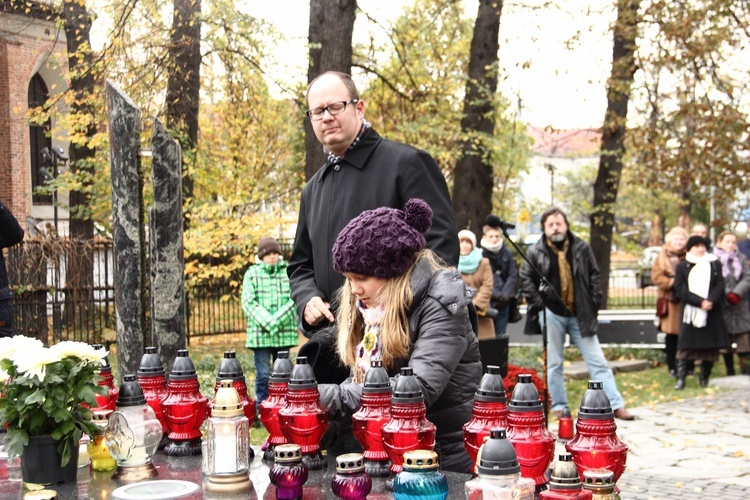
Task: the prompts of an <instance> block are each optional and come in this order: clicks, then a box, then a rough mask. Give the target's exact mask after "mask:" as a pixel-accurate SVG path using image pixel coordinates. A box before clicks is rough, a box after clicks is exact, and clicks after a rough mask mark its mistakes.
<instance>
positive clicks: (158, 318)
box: [148, 119, 185, 369]
mask: <svg viewBox="0 0 750 500" xmlns="http://www.w3.org/2000/svg"><path fill="white" fill-rule="evenodd" d="M151 154H152V157H151V161H152V169H153V180H154V205H153V207H151V208H150V209H149V217H148V218H149V230H150V238H149V255H150V270H151V334H152V337H151V338H152V345H154V346H155V347H156V352H158V353H159V356H160V357H161V360H162V363H163V364H164V366H165V367H169V368H171V367H172V364H173V363H174V359H175V358H176V357H177V351H178V350H179V349H185V280H184V276H185V257H184V253H183V246H182V157H181V151H180V145H179V143H178V142H177V141H175V140H174V139H173V138H172V136H171V135H169V132H167V129H166V128H164V125H162V124H161V122H160V121H159V120H157V119H154V129H153V136H152V137H151ZM169 368H168V369H169Z"/></svg>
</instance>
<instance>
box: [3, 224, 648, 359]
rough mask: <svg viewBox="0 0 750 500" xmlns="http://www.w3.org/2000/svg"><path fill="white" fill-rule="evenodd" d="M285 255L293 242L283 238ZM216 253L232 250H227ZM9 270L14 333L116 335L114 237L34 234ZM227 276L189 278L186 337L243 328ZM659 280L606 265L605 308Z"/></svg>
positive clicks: (635, 302) (46, 337) (45, 337)
mask: <svg viewBox="0 0 750 500" xmlns="http://www.w3.org/2000/svg"><path fill="white" fill-rule="evenodd" d="M281 246H282V251H283V252H284V253H285V254H286V256H288V255H289V253H290V252H291V242H290V241H284V242H281ZM225 253H226V255H224V253H222V254H221V256H220V259H221V258H227V259H228V258H231V257H232V255H236V254H233V253H232V252H231V251H230V252H225ZM7 264H8V274H9V278H10V281H11V284H12V288H13V290H14V291H15V314H14V333H16V334H21V335H26V336H30V337H35V338H38V339H40V340H42V341H43V342H45V344H48V345H49V344H53V343H56V342H59V341H61V340H78V341H83V342H88V343H108V342H113V341H114V340H115V303H114V272H113V271H114V261H113V252H112V242H111V241H110V240H97V241H95V242H93V243H91V242H87V243H85V244H84V243H75V242H74V243H71V242H69V241H67V240H52V241H50V240H36V239H31V240H27V241H25V242H24V243H23V244H21V245H18V246H16V247H13V248H10V249H8V258H7ZM235 274H236V275H234V276H232V277H231V278H227V279H226V280H216V279H214V280H212V281H211V282H204V283H201V284H193V285H186V289H185V310H186V330H187V336H188V342H189V341H190V338H199V337H205V336H212V335H220V334H237V333H244V332H245V331H246V319H245V315H244V313H243V311H242V306H241V304H240V292H241V290H240V288H239V287H238V286H232V285H231V284H230V282H234V283H235V284H236V283H237V282H239V283H242V276H240V274H243V275H244V270H243V272H242V273H239V272H238V273H235ZM655 303H656V287H654V286H651V285H650V279H649V276H648V273H645V274H644V273H643V272H642V271H640V270H638V269H635V268H631V269H616V270H613V271H612V272H611V273H610V279H609V301H608V309H650V308H653V307H655Z"/></svg>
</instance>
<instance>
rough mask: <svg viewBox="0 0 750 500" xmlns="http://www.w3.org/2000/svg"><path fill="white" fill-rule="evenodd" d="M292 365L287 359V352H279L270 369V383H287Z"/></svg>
mask: <svg viewBox="0 0 750 500" xmlns="http://www.w3.org/2000/svg"><path fill="white" fill-rule="evenodd" d="M293 368H294V365H293V364H292V361H291V360H290V359H289V351H279V353H278V354H277V355H276V359H275V360H274V362H273V368H272V369H271V378H270V381H271V382H287V381H288V380H289V377H290V376H291V374H292V369H293Z"/></svg>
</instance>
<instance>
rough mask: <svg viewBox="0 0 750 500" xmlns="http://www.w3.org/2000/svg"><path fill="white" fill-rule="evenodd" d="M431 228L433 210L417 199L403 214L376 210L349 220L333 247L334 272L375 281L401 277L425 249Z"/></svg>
mask: <svg viewBox="0 0 750 500" xmlns="http://www.w3.org/2000/svg"><path fill="white" fill-rule="evenodd" d="M431 226H432V209H431V208H430V206H429V205H427V203H425V202H424V201H423V200H420V199H418V198H412V199H410V200H409V201H407V202H406V205H404V209H403V210H398V209H395V208H385V207H384V208H377V209H375V210H367V211H365V212H362V213H361V214H360V215H358V216H357V217H355V218H354V219H352V220H351V221H350V222H349V224H347V225H346V227H345V228H344V229H342V230H341V232H340V233H339V235H338V237H337V238H336V243H334V245H333V268H334V269H335V270H336V271H338V272H340V273H357V274H362V275H364V276H375V277H378V278H392V277H394V276H399V275H401V274H404V273H405V272H406V271H408V270H409V268H410V267H411V266H412V264H414V261H415V260H416V258H417V254H418V253H419V252H420V251H421V250H422V249H423V248H424V247H425V246H426V245H427V242H426V240H425V238H424V233H425V232H427V230H429V229H430V227H431Z"/></svg>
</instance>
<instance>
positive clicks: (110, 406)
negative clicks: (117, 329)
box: [91, 344, 120, 411]
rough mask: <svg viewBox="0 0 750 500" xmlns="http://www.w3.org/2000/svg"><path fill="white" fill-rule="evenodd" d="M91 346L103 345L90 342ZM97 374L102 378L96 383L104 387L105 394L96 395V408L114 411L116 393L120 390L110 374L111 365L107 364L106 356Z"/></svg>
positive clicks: (101, 348)
mask: <svg viewBox="0 0 750 500" xmlns="http://www.w3.org/2000/svg"><path fill="white" fill-rule="evenodd" d="M91 347H93V348H94V349H96V350H103V349H104V346H103V345H102V344H92V345H91ZM99 375H101V376H102V380H100V381H99V382H98V383H97V385H100V386H102V387H106V388H107V394H106V395H103V394H97V395H96V405H97V409H100V410H109V411H114V409H115V406H116V404H117V395H118V393H119V392H120V390H119V389H118V388H117V387H115V381H114V377H113V376H112V367H111V366H109V359H107V356H105V357H104V365H103V366H102V369H101V371H100V372H99Z"/></svg>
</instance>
